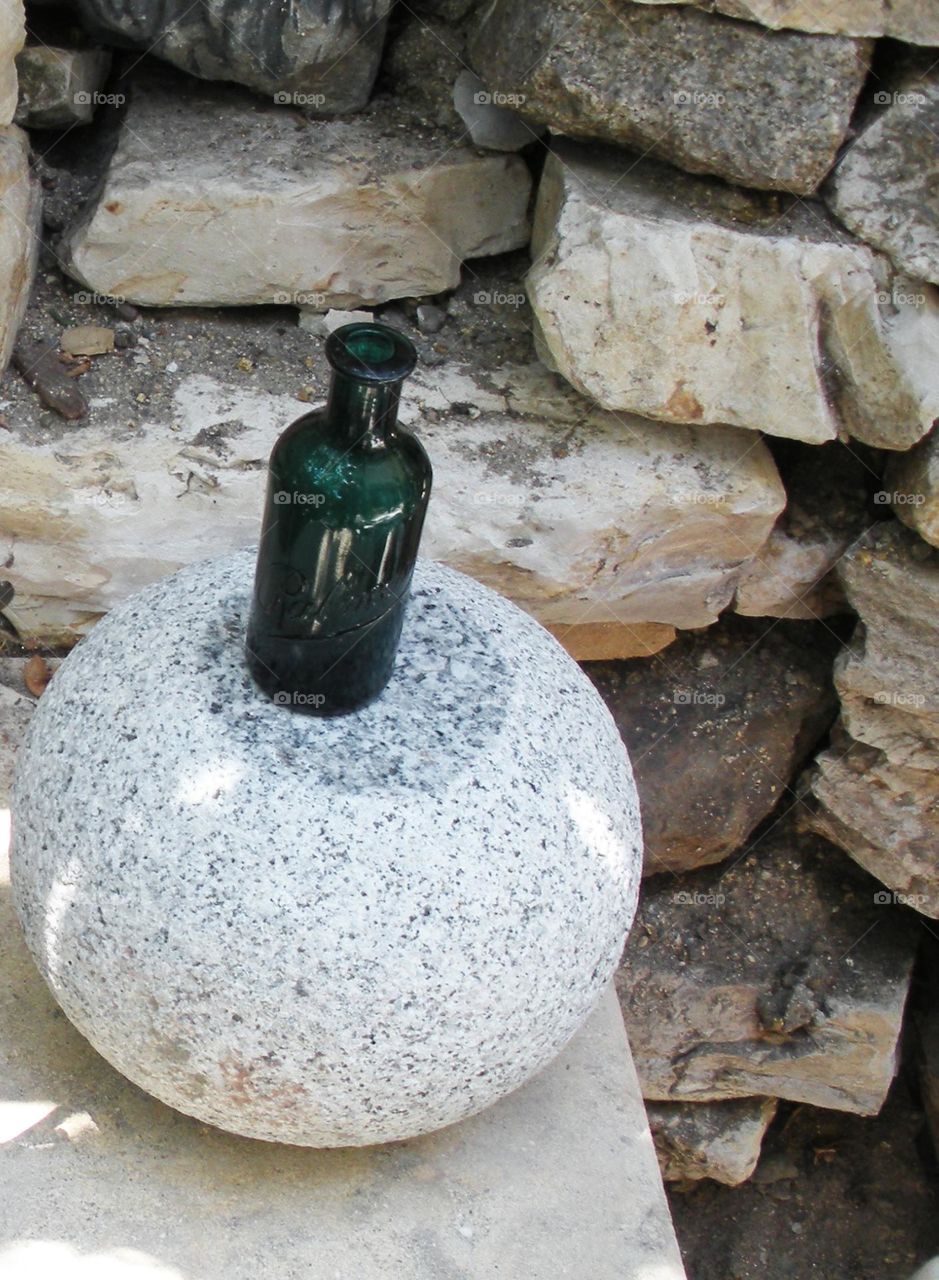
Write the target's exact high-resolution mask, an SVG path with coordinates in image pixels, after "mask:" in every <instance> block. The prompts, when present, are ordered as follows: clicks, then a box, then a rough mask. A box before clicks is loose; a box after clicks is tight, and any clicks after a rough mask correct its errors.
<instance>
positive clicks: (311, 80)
mask: <svg viewBox="0 0 939 1280" xmlns="http://www.w3.org/2000/svg"><path fill="white" fill-rule="evenodd" d="M73 8H74V9H76V10H77V13H78V16H79V17H80V18H81V20H82V21H83V23H84V24H85V27H86V28H87V30H88V31H90V32H91V34H92V35H93V36H94V37H95V38H97V39H99V40H101V42H102V43H104V44H110V45H121V46H124V47H125V48H135V49H141V50H144V51H145V52H147V53H153V54H156V55H157V56H158V57H160V58H165V59H166V61H167V62H171V63H173V65H174V66H177V67H180V68H181V69H182V70H183V71H188V72H189V74H190V75H194V76H201V77H202V78H203V79H204V80H234V81H236V82H237V83H238V84H243V85H247V87H248V88H249V89H254V90H255V91H256V92H257V93H260V94H264V95H275V94H276V95H278V96H279V97H280V98H281V99H282V100H283V101H285V102H290V103H293V104H294V105H297V106H299V107H301V108H302V109H304V110H312V111H314V112H315V113H316V114H319V115H335V114H337V113H338V112H343V111H354V110H356V109H357V108H358V107H361V106H363V105H364V104H365V103H366V102H367V101H368V95H369V93H370V92H371V88H372V83H373V81H374V79H375V74H376V72H377V70H378V63H379V59H380V58H381V51H382V45H383V44H384V39H385V26H386V23H387V16H388V11H389V9H390V8H391V0H293V2H292V3H291V4H289V5H283V4H270V3H269V2H268V0H77V3H76V4H75V5H74V6H73Z"/></svg>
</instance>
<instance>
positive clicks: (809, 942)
mask: <svg viewBox="0 0 939 1280" xmlns="http://www.w3.org/2000/svg"><path fill="white" fill-rule="evenodd" d="M794 827H795V823H794V822H793V820H792V819H791V818H790V819H785V820H783V821H781V822H779V823H778V824H777V825H776V826H774V827H772V828H771V829H770V830H769V831H768V832H767V833H766V834H765V835H764V836H763V837H761V838H760V839H759V840H758V841H756V842H755V843H754V845H753V846H752V847H751V848H750V849H749V850H748V851H747V852H746V853H745V854H744V855H743V856H742V857H740V858H739V859H737V860H736V861H735V862H734V863H733V864H732V865H731V866H729V867H727V868H709V869H707V870H705V871H702V872H698V873H696V874H695V875H693V876H688V877H685V878H684V879H683V880H682V881H681V882H680V884H678V885H676V883H675V882H673V881H672V880H670V879H669V880H665V879H663V880H661V881H658V882H656V883H655V884H654V885H647V886H646V888H645V891H644V894H643V900H642V902H641V903H640V908H639V913H638V915H637V917H636V923H635V924H634V925H633V929H632V933H631V934H630V937H629V941H628V943H627V946H626V950H625V953H624V956H623V963H622V966H621V968H620V970H619V973H618V976H617V987H618V990H619V995H620V1001H621V1004H622V1008H623V1015H624V1017H625V1019H626V1026H627V1030H628V1032H629V1041H630V1045H631V1046H632V1051H633V1056H634V1058H635V1061H636V1068H637V1070H638V1073H639V1078H640V1082H641V1083H642V1088H643V1095H644V1096H645V1097H646V1098H648V1099H652V1100H656V1101H676V1100H679V1099H682V1100H686V1101H689V1100H698V1101H716V1100H718V1099H722V1098H737V1097H747V1096H751V1095H763V1096H770V1097H779V1098H789V1099H791V1100H792V1101H795V1102H806V1103H809V1104H811V1105H813V1106H818V1107H830V1108H833V1109H835V1110H839V1111H858V1112H860V1113H861V1114H863V1115H871V1114H874V1113H876V1112H877V1111H878V1110H879V1108H880V1106H881V1104H882V1103H883V1101H884V1098H885V1097H886V1094H887V1090H888V1088H889V1087H890V1082H891V1080H892V1079H893V1076H894V1072H895V1067H896V1055H897V1040H898V1036H899V1032H900V1027H901V1023H902V1016H903V1008H904V1002H905V1000H906V994H907V988H908V985H909V980H910V972H911V969H912V964H913V958H914V955H915V952H916V947H917V941H918V937H917V933H918V931H917V930H916V929H915V928H911V927H910V925H911V917H910V914H909V913H908V912H906V911H904V910H903V909H902V908H898V907H895V906H893V905H889V904H887V905H884V904H882V903H881V902H880V901H879V897H880V895H879V893H878V885H877V883H876V881H874V880H873V879H871V877H869V876H868V875H866V874H865V873H864V872H863V871H861V870H860V869H859V868H857V867H856V866H855V865H854V864H852V863H851V861H850V859H847V858H844V857H843V856H841V855H840V854H839V851H838V850H837V849H836V848H834V846H832V845H830V844H829V843H828V842H827V841H826V840H823V839H820V838H819V837H817V836H811V835H804V834H799V833H797V832H796V831H795V830H794Z"/></svg>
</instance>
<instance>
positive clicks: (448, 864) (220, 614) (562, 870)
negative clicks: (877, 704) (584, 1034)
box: [12, 551, 641, 1146]
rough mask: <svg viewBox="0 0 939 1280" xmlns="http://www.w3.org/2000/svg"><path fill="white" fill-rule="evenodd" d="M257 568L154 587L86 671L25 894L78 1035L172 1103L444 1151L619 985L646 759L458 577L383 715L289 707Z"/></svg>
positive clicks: (23, 908) (217, 567) (37, 951)
mask: <svg viewBox="0 0 939 1280" xmlns="http://www.w3.org/2000/svg"><path fill="white" fill-rule="evenodd" d="M253 563H254V561H253V553H252V552H250V551H246V552H241V553H238V554H236V555H234V556H229V557H226V558H225V559H222V560H217V561H214V562H209V563H206V564H203V565H197V566H192V567H190V568H188V569H185V570H183V571H182V572H181V573H179V574H177V575H176V576H175V577H173V578H170V579H167V580H165V581H164V582H161V583H157V584H155V585H154V586H153V587H150V588H148V589H147V590H146V591H144V592H143V593H141V594H140V595H139V596H137V597H135V598H134V599H133V600H130V601H128V602H127V603H126V604H125V605H123V606H122V607H120V608H119V609H116V610H115V611H114V612H113V613H112V614H110V615H109V616H108V617H107V618H106V619H105V620H104V621H103V622H102V623H100V624H99V625H98V627H97V628H96V629H95V631H94V633H93V634H92V636H91V637H90V638H89V639H88V640H87V641H86V642H85V643H84V644H83V645H81V646H80V647H79V648H78V649H77V650H76V651H75V652H74V653H73V654H72V655H71V656H70V658H69V659H68V660H67V662H66V663H65V664H64V665H63V667H62V669H61V670H60V671H59V672H58V674H57V675H56V677H55V679H54V680H53V682H52V684H51V686H50V688H49V689H48V690H47V692H46V693H45V694H44V695H43V698H42V700H41V702H40V705H39V708H38V710H37V712H36V715H35V716H34V718H33V721H32V724H31V726H30V730H29V733H28V736H27V740H26V743H25V745H24V748H23V751H22V753H21V756H20V761H19V765H18V770H17V781H16V786H15V791H14V802H13V812H14V836H13V848H12V881H13V895H14V903H15V906H16V909H17V912H18V914H19V917H20V920H21V922H22V924H23V927H24V931H25V934H26V939H27V942H28V944H29V946H30V949H31V951H32V953H33V955H34V957H35V959H36V961H37V963H38V965H39V968H40V970H41V971H42V973H43V975H44V976H45V978H46V980H47V982H48V983H49V985H50V987H51V989H52V991H53V994H54V995H55V996H56V998H57V1000H58V1001H59V1003H60V1004H61V1006H62V1008H63V1009H64V1011H65V1012H66V1014H67V1015H68V1016H69V1018H70V1019H71V1020H72V1021H73V1022H74V1024H75V1025H76V1026H77V1027H78V1029H79V1030H80V1031H81V1032H83V1034H84V1035H85V1036H87V1038H88V1039H89V1040H90V1041H91V1043H92V1044H93V1045H94V1046H95V1047H96V1048H97V1049H98V1050H99V1052H101V1053H102V1054H103V1055H104V1056H105V1057H106V1058H108V1060H109V1061H110V1062H111V1063H112V1064H113V1065H114V1066H116V1067H117V1068H118V1069H119V1070H120V1071H122V1072H123V1073H124V1074H125V1075H127V1076H128V1077H129V1078H130V1079H131V1080H133V1081H134V1082H135V1083H137V1084H139V1085H140V1086H141V1087H143V1088H144V1089H146V1090H148V1091H149V1092H150V1093H152V1094H154V1095H155V1096H156V1097H157V1098H159V1099H161V1100H162V1101H164V1102H167V1103H169V1104H170V1105H172V1106H174V1107H176V1108H178V1109H179V1110H181V1111H184V1112H186V1113H188V1114H190V1115H193V1116H196V1117H197V1118H199V1119H202V1120H205V1121H207V1122H209V1123H211V1124H215V1125H218V1126H220V1127H222V1128H225V1129H229V1130H232V1131H234V1132H237V1133H240V1134H244V1135H247V1136H249V1137H258V1138H267V1139H273V1140H281V1141H285V1142H292V1143H298V1144H302V1145H310V1146H333V1145H359V1144H365V1143H372V1142H381V1141H387V1140H390V1139H397V1138H404V1137H408V1136H411V1135H414V1134H417V1133H422V1132H428V1131H430V1130H434V1129H437V1128H440V1127H441V1126H443V1125H447V1124H450V1123H452V1122H454V1121H457V1120H460V1119H462V1118H463V1117H465V1116H468V1115H471V1114H472V1113H474V1112H476V1111H478V1110H480V1109H481V1108H482V1107H485V1106H486V1105H488V1104H489V1103H491V1102H494V1101H495V1100H496V1099H498V1098H499V1097H501V1096H502V1095H504V1094H505V1093H507V1092H509V1091H510V1090H512V1089H514V1088H515V1087H517V1086H518V1085H520V1084H521V1083H522V1082H523V1081H524V1080H526V1079H527V1078H528V1077H529V1076H530V1075H531V1074H532V1073H533V1072H534V1071H536V1070H537V1069H538V1068H539V1067H541V1066H542V1065H544V1064H545V1063H546V1062H548V1061H549V1060H550V1059H551V1058H553V1057H554V1056H555V1055H556V1054H557V1053H558V1052H559V1050H560V1049H561V1048H562V1047H563V1045H564V1044H565V1043H566V1042H567V1040H568V1039H569V1038H570V1036H571V1035H572V1034H573V1033H574V1031H575V1030H576V1029H577V1027H578V1026H579V1025H580V1024H581V1023H582V1022H583V1020H584V1018H585V1017H586V1015H587V1013H588V1012H589V1010H590V1008H591V1006H592V1005H593V1003H594V1001H595V1000H596V998H597V996H598V994H599V992H600V990H601V988H602V987H603V985H604V983H605V982H606V980H607V979H608V978H609V976H610V974H611V972H612V970H613V967H614V965H615V963H616V960H617V958H618V956H619V952H620V948H621V944H622V941H623V937H624V934H625V932H626V929H627V927H628V925H629V923H630V921H631V918H632V914H633V911H634V908H635V899H636V893H637V887H638V876H639V868H640V861H641V838H640V824H639V811H638V803H637V800H636V794H635V789H634V787H633V784H632V779H631V774H630V770H629V765H628V761H627V759H626V755H625V751H624V748H623V746H622V743H621V740H620V738H619V735H618V733H617V732H616V729H615V727H614V725H613V723H612V720H611V718H610V716H609V714H608V712H607V711H606V708H605V707H604V705H603V703H602V702H601V701H600V699H599V697H598V695H597V694H596V693H595V692H594V690H593V688H592V687H591V685H590V684H589V682H588V681H587V679H586V677H584V676H583V675H582V673H581V672H580V670H579V668H578V667H577V666H576V665H575V664H574V663H573V662H572V661H571V660H570V659H569V658H568V657H567V655H566V654H565V653H564V652H563V650H562V649H561V648H560V646H559V645H558V644H557V643H556V642H555V641H554V640H552V639H551V637H550V636H548V634H547V633H546V632H544V631H543V630H542V629H541V628H540V627H539V626H538V625H537V624H536V623H534V622H533V621H532V620H531V619H530V618H528V617H527V616H526V615H525V614H523V613H521V611H519V610H518V609H516V608H515V607H514V606H513V605H511V604H509V603H508V602H507V601H505V600H503V599H501V598H500V597H498V596H496V595H494V594H493V593H492V592H490V591H489V590H487V589H486V588H484V587H481V586H480V585H478V584H477V583H475V582H473V581H472V580H471V579H469V578H466V577H464V576H462V575H460V574H457V573H454V572H453V571H452V570H448V569H444V568H443V567H441V566H438V565H435V564H432V563H430V562H420V563H419V565H418V569H417V572H416V575H415V582H414V591H413V598H412V601H411V604H410V606H409V612H408V617H407V620H406V623H405V632H404V638H403V641H402V647H401V651H400V653H399V658H398V664H397V666H396V669H395V674H394V676H393V678H392V681H391V684H390V685H389V686H388V688H387V689H386V691H385V692H384V694H383V695H382V696H381V698H379V699H378V701H377V702H375V703H373V704H372V705H371V706H369V707H366V708H365V709H364V710H362V711H360V712H358V713H356V714H355V715H354V716H350V717H345V718H342V719H338V720H320V719H317V718H313V717H307V716H301V715H296V714H294V713H292V712H290V711H288V710H285V709H284V708H283V707H277V706H274V705H273V704H271V703H270V702H268V701H267V700H266V699H264V698H263V696H262V695H260V694H259V693H258V692H256V690H255V688H254V686H253V684H252V683H251V680H250V677H249V676H248V674H247V672H246V670H245V668H244V666H243V663H242V656H241V638H242V633H243V627H244V621H245V617H246V612H247V604H248V595H249V591H250V584H251V580H252V574H253Z"/></svg>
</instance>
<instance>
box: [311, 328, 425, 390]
mask: <svg viewBox="0 0 939 1280" xmlns="http://www.w3.org/2000/svg"><path fill="white" fill-rule="evenodd" d="M326 359H327V360H328V361H329V363H330V366H331V367H332V368H333V369H334V370H335V371H336V372H337V373H344V374H346V375H347V376H348V377H350V378H355V379H356V380H357V381H359V382H370V383H382V382H400V381H401V379H402V378H406V377H407V376H408V374H409V373H411V372H413V369H414V366H415V365H416V364H417V350H416V348H415V346H414V343H413V342H411V340H410V338H406V337H405V336H404V334H403V333H401V332H400V331H399V330H397V329H392V328H391V327H390V325H387V324H378V323H377V321H361V322H359V323H356V324H344V325H343V326H342V327H341V328H339V329H334V330H333V332H332V333H331V334H330V335H329V337H328V338H327V339H326Z"/></svg>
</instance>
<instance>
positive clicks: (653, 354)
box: [528, 143, 939, 449]
mask: <svg viewBox="0 0 939 1280" xmlns="http://www.w3.org/2000/svg"><path fill="white" fill-rule="evenodd" d="M532 252H533V258H534V265H533V267H532V269H531V272H530V273H529V276H528V289H529V296H530V300H531V304H532V308H533V311H534V314H535V318H536V321H537V324H538V335H537V336H538V340H539V349H540V353H541V354H542V358H543V359H544V360H545V361H546V362H547V363H548V364H550V365H551V366H553V367H555V368H557V369H558V370H559V371H560V372H561V373H563V374H564V376H565V377H566V378H568V379H569V380H570V381H571V382H572V383H573V384H574V386H576V387H577V388H578V389H579V390H581V391H583V392H584V393H585V394H586V395H589V396H591V397H592V398H593V399H595V400H596V401H597V402H598V403H599V404H601V405H603V406H604V407H605V408H608V409H629V410H631V411H632V412H634V413H642V414H645V415H646V416H648V417H652V418H662V419H665V420H667V421H670V422H701V423H710V422H723V423H732V424H734V425H736V426H741V427H749V428H751V429H754V430H760V431H765V432H767V433H769V434H770V435H778V436H787V437H791V438H795V439H798V440H806V441H809V442H811V443H820V442H822V441H825V440H831V439H834V438H835V437H836V436H839V435H840V436H846V435H852V436H854V437H856V438H857V439H859V440H862V441H863V442H864V443H866V444H871V445H875V446H877V447H879V448H886V449H906V448H909V447H910V446H911V445H913V444H915V443H916V441H917V440H919V439H920V437H921V436H923V435H924V434H925V433H926V432H927V431H928V430H929V429H930V427H931V426H932V423H933V420H934V418H935V417H936V416H937V414H939V365H937V362H936V360H935V355H934V348H935V346H936V344H937V343H939V303H937V302H936V300H935V299H934V298H933V297H931V296H929V297H924V296H923V289H922V287H916V289H915V294H912V295H910V294H908V289H909V288H910V287H911V286H910V285H909V282H906V284H904V282H903V280H902V278H900V277H895V276H894V275H893V272H892V268H891V266H890V263H889V261H888V260H887V259H886V258H885V257H883V256H882V255H880V254H876V253H874V252H872V251H871V250H870V249H869V248H867V246H865V245H862V244H859V243H857V242H856V241H855V240H854V239H853V237H849V236H848V235H846V234H845V232H844V231H843V229H842V228H840V227H838V226H837V225H836V224H835V223H834V221H833V220H831V219H827V218H826V216H825V212H824V210H823V209H822V208H821V207H813V208H809V207H808V206H807V205H806V203H805V202H804V201H792V202H790V201H784V200H781V199H780V198H779V197H768V196H759V195H756V194H754V193H747V192H743V191H740V190H737V189H734V188H731V187H728V186H726V185H725V184H723V183H717V182H714V181H712V180H708V179H701V178H692V177H690V176H688V175H685V174H680V173H678V172H677V171H675V170H674V169H670V168H668V167H667V166H664V165H659V164H655V163H653V162H650V161H648V160H641V161H640V160H637V159H636V158H635V157H629V156H627V157H624V156H622V155H621V154H617V153H613V152H611V151H604V150H600V149H597V148H585V147H582V146H578V145H577V144H573V143H564V144H560V145H559V146H558V149H557V152H556V153H555V154H552V155H551V156H549V157H548V161H547V164H546V166H545V170H544V175H543V177H542V181H541V186H540V189H539V193H538V206H537V211H536V215H535V231H534V238H533V243H532ZM927 292H930V293H931V291H927ZM920 298H922V299H923V300H922V302H920Z"/></svg>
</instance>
